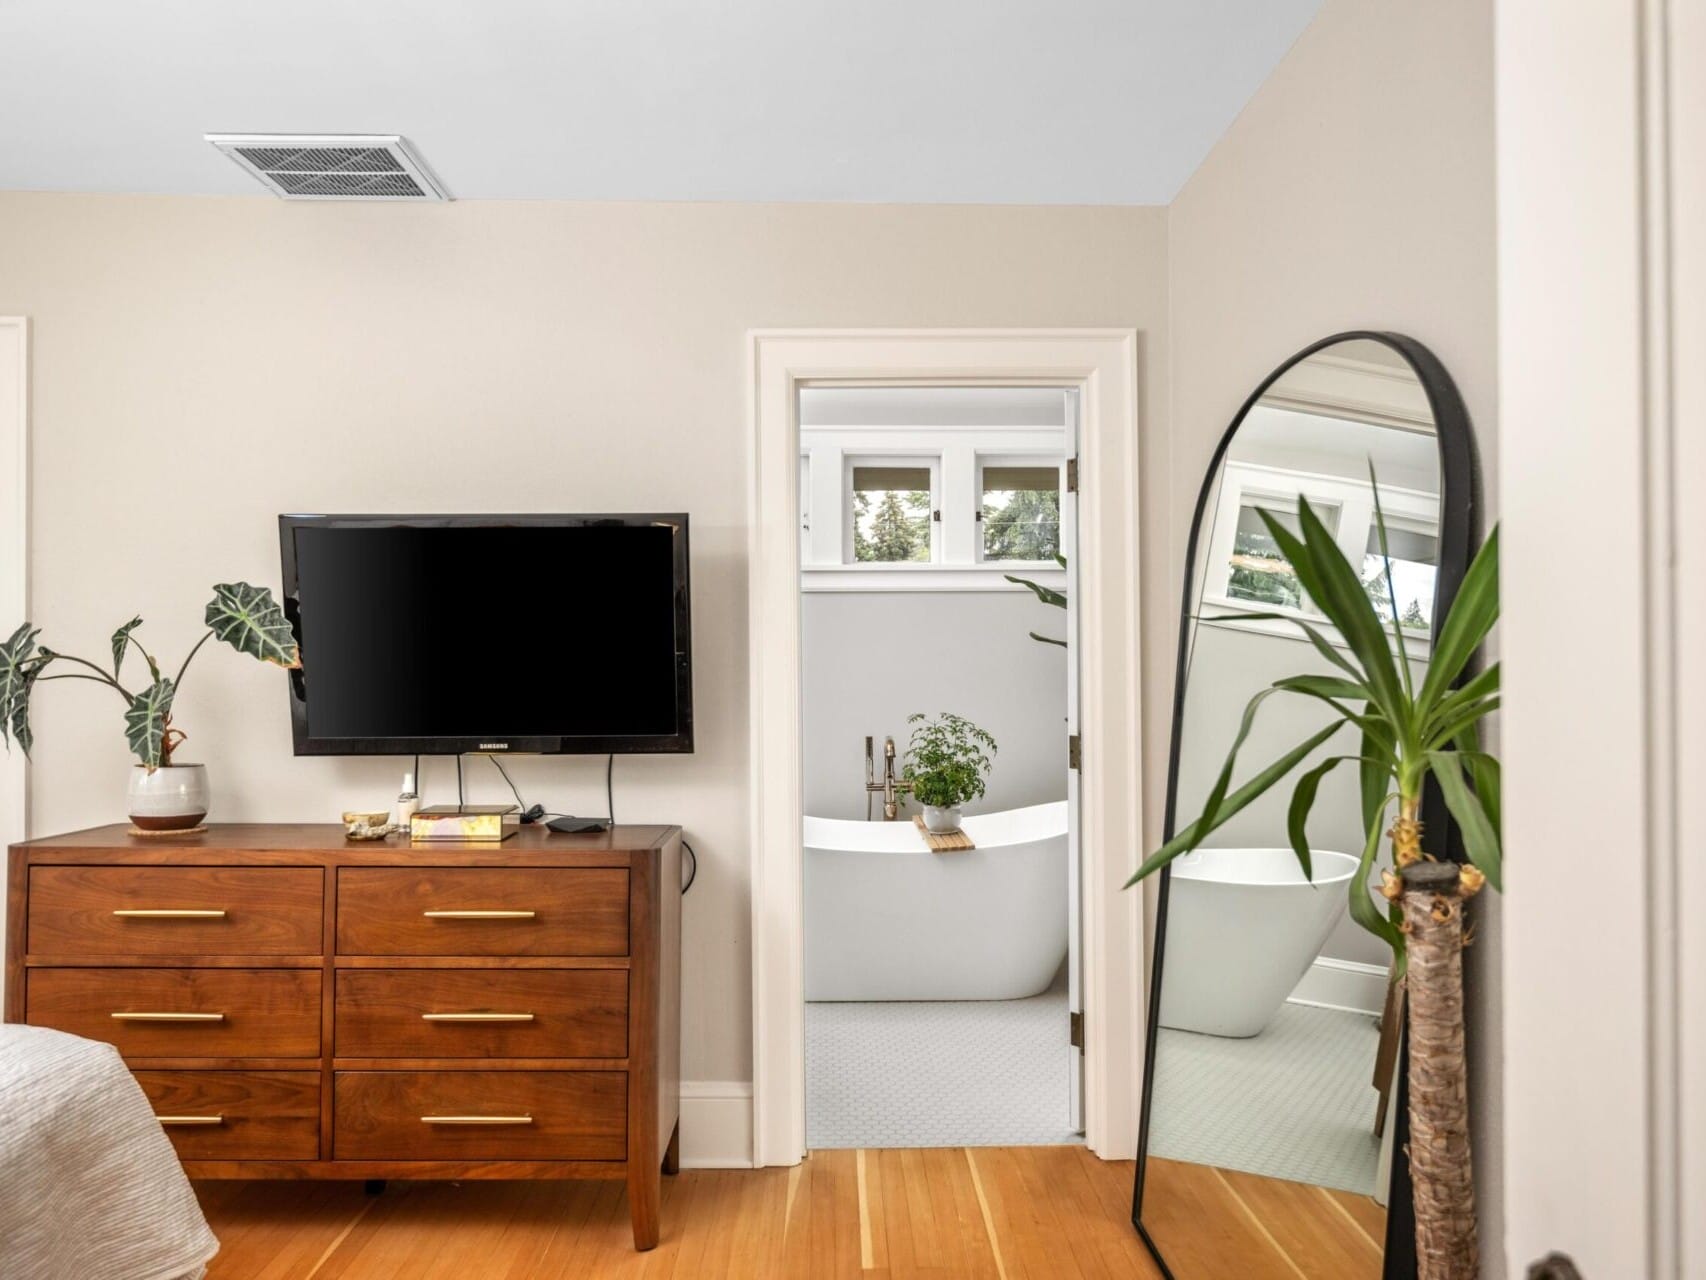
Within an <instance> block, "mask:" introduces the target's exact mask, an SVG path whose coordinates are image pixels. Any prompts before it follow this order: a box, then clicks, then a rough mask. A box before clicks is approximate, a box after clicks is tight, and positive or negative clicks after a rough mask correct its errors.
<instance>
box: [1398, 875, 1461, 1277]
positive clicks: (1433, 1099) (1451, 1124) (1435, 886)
mask: <svg viewBox="0 0 1706 1280" xmlns="http://www.w3.org/2000/svg"><path fill="white" fill-rule="evenodd" d="M1399 874H1400V876H1401V877H1402V878H1403V885H1404V888H1403V899H1402V901H1403V907H1404V924H1405V929H1406V932H1407V933H1408V935H1409V957H1410V959H1409V974H1408V977H1407V978H1406V985H1407V986H1408V988H1409V1002H1410V1150H1409V1158H1410V1177H1411V1181H1412V1183H1413V1184H1414V1188H1415V1193H1414V1194H1415V1209H1416V1274H1417V1277H1418V1280H1472V1278H1473V1277H1474V1276H1475V1275H1476V1274H1477V1273H1478V1271H1479V1267H1480V1258H1479V1255H1478V1252H1477V1249H1476V1244H1475V1178H1474V1174H1473V1172H1472V1170H1471V1168H1470V1163H1469V1086H1468V1069H1467V1065H1466V1063H1465V1061H1464V1054H1463V905H1464V902H1463V899H1462V897H1461V896H1460V893H1459V881H1458V875H1459V868H1458V866H1457V864H1455V863H1452V862H1427V861H1421V862H1412V863H1410V864H1409V865H1408V866H1405V867H1403V868H1402V869H1401V870H1400V872H1399Z"/></svg>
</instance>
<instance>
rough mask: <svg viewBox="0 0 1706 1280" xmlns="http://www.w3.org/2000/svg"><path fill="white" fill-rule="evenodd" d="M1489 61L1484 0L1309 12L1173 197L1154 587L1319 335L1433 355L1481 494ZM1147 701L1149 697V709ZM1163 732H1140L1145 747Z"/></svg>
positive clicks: (1490, 970) (1481, 1129) (1488, 958)
mask: <svg viewBox="0 0 1706 1280" xmlns="http://www.w3.org/2000/svg"><path fill="white" fill-rule="evenodd" d="M1492 57H1493V45H1492V4H1491V0H1437V2H1436V3H1431V4H1425V5H1400V4H1391V3H1386V2H1384V0H1327V3H1326V4H1325V5H1324V6H1323V8H1322V10H1321V12H1320V14H1319V15H1318V16H1317V17H1316V19H1315V21H1314V23H1313V24H1311V25H1310V27H1309V28H1308V29H1307V30H1306V31H1305V32H1304V33H1303V35H1302V36H1301V37H1300V38H1299V40H1298V42H1297V44H1296V45H1295V46H1293V48H1292V50H1291V52H1290V53H1289V54H1287V56H1286V58H1285V59H1284V61H1282V62H1281V63H1280V65H1279V67H1278V68H1277V69H1276V70H1275V71H1274V74H1273V75H1272V76H1271V77H1270V78H1269V80H1268V82H1267V83H1266V84H1265V85H1264V86H1263V87H1262V88H1261V89H1260V90H1259V91H1258V92H1257V93H1256V96H1255V97H1254V98H1253V99H1252V100H1251V102H1250V104H1249V105H1248V106H1247V107H1246V108H1245V109H1244V112H1243V113H1242V114H1241V115H1240V116H1239V118H1238V120H1237V121H1236V123H1235V124H1234V125H1233V126H1232V128H1231V129H1230V130H1229V131H1228V132H1227V134H1226V136H1225V137H1223V138H1222V139H1221V141H1220V142H1219V143H1218V144H1217V145H1216V146H1215V148H1214V150H1213V151H1212V152H1211V153H1210V155H1209V157H1208V159H1207V160H1206V161H1204V163H1203V165H1202V166H1201V168H1199V169H1198V171H1197V172H1196V174H1195V175H1194V176H1193V177H1192V178H1191V180H1190V182H1189V183H1187V184H1186V186H1185V189H1184V190H1183V191H1182V192H1181V193H1180V194H1179V196H1178V198H1177V199H1176V200H1175V201H1174V203H1173V205H1172V206H1171V211H1170V218H1169V222H1168V229H1169V255H1170V261H1171V268H1170V270H1171V280H1172V289H1171V293H1172V311H1171V322H1170V325H1169V335H1168V336H1169V344H1170V346H1171V349H1172V352H1173V358H1172V369H1171V378H1172V407H1171V409H1170V411H1169V418H1170V421H1171V423H1172V427H1173V430H1172V436H1171V446H1170V449H1169V451H1168V454H1167V458H1166V463H1165V465H1166V468H1167V476H1168V500H1169V502H1170V509H1171V511H1172V516H1173V518H1172V521H1171V524H1170V525H1169V533H1170V536H1171V538H1172V542H1171V546H1170V548H1169V551H1168V560H1167V564H1168V566H1169V575H1170V577H1171V579H1172V580H1173V581H1177V580H1178V577H1179V574H1180V573H1181V572H1182V571H1183V567H1184V566H1183V555H1184V539H1185V537H1186V534H1187V532H1188V526H1189V520H1190V510H1191V504H1192V503H1193V502H1194V501H1195V498H1196V491H1197V487H1198V486H1199V485H1200V483H1201V482H1202V477H1203V472H1204V470H1205V468H1206V466H1207V462H1208V457H1209V453H1210V451H1211V450H1212V449H1213V447H1214V443H1215V441H1216V439H1217V438H1218V437H1219V435H1220V433H1221V432H1222V431H1223V430H1224V429H1225V426H1226V424H1227V422H1228V421H1229V419H1230V418H1231V416H1232V414H1233V413H1235V412H1236V411H1237V409H1238V405H1239V403H1240V402H1241V401H1242V399H1243V397H1244V396H1245V395H1246V394H1248V393H1249V391H1250V390H1251V389H1252V388H1253V387H1254V386H1255V384H1256V383H1257V382H1258V381H1259V380H1260V379H1261V378H1262V377H1263V376H1264V375H1265V374H1266V373H1268V372H1269V371H1270V370H1271V369H1272V368H1273V367H1274V366H1275V365H1276V364H1278V363H1279V362H1280V361H1282V360H1284V359H1285V358H1286V357H1287V356H1289V355H1291V354H1292V353H1293V352H1295V351H1297V350H1298V349H1299V348H1301V347H1303V346H1305V345H1307V344H1308V343H1310V342H1312V341H1314V340H1315V339H1316V338H1320V337H1325V336H1326V335H1328V334H1330V333H1333V332H1335V331H1337V330H1342V329H1356V328H1372V329H1392V330H1397V331H1399V332H1402V333H1407V334H1409V335H1410V336H1412V337H1415V338H1418V339H1420V340H1421V341H1422V342H1424V343H1426V344H1427V345H1428V346H1429V347H1431V348H1432V349H1433V351H1434V352H1435V354H1436V355H1438V356H1439V358H1440V359H1441V360H1442V361H1444V363H1445V366H1446V368H1447V369H1449V370H1450V371H1451V373H1452V376H1453V377H1454V378H1455V379H1456V380H1457V384H1458V387H1459V388H1460V389H1461V390H1462V392H1463V397H1464V399H1465V401H1466V402H1467V403H1468V407H1469V414H1470V417H1471V419H1472V420H1473V422H1474V424H1475V430H1476V435H1477V438H1478V441H1479V444H1480V449H1481V462H1482V468H1483V471H1484V472H1485V474H1486V475H1487V477H1488V479H1489V489H1490V488H1491V478H1492V476H1493V475H1494V464H1495V460H1496V455H1497V450H1496V444H1497V425H1496V422H1495V376H1496V373H1495V370H1496V358H1497V354H1498V353H1497V345H1496V331H1495V329H1496V320H1497V317H1496V314H1495V301H1496V299H1495V288H1494V239H1493V237H1494V225H1493V213H1494V205H1493V69H1492ZM1155 551H1156V549H1155V548H1154V547H1151V548H1150V552H1151V553H1152V554H1153V553H1155ZM1168 660H1169V654H1168V651H1167V649H1166V648H1165V647H1164V646H1154V645H1152V646H1151V647H1150V649H1149V652H1148V654H1147V655H1146V665H1147V666H1148V667H1149V668H1150V671H1149V676H1148V679H1147V681H1146V683H1147V684H1148V685H1149V686H1150V687H1151V688H1155V687H1164V680H1165V678H1166V677H1165V675H1164V673H1163V672H1162V671H1161V670H1160V668H1159V667H1158V665H1157V664H1159V663H1162V662H1166V661H1168ZM1162 705H1163V703H1162V702H1161V701H1160V700H1156V701H1154V702H1151V703H1150V707H1151V710H1152V712H1155V711H1156V709H1157V708H1159V707H1161V706H1162ZM1163 729H1164V726H1161V727H1158V726H1157V725H1156V724H1155V723H1154V722H1153V721H1152V722H1151V724H1150V726H1149V734H1148V739H1147V741H1148V744H1149V746H1150V749H1151V750H1152V751H1153V750H1154V749H1155V743H1156V742H1157V740H1158V735H1159V733H1160V732H1162V731H1163ZM1164 782H1165V780H1164V778H1162V776H1161V775H1160V773H1159V772H1158V771H1151V773H1150V776H1149V778H1148V779H1147V785H1148V786H1149V788H1150V794H1151V804H1150V807H1149V812H1150V813H1151V814H1154V815H1159V814H1160V813H1161V807H1160V804H1159V797H1160V788H1161V787H1162V786H1163V785H1164ZM1487 897H1488V898H1489V899H1490V898H1491V897H1492V895H1487ZM1478 905H1479V904H1478ZM1496 912H1497V907H1496V903H1489V904H1488V905H1487V906H1484V907H1481V916H1482V919H1481V924H1480V931H1479V935H1478V941H1477V943H1476V945H1475V947H1474V948H1472V950H1471V952H1470V955H1471V964H1472V966H1473V972H1472V975H1471V982H1472V990H1473V996H1472V1002H1473V1005H1472V1010H1471V1027H1470V1033H1471V1037H1472V1042H1473V1043H1472V1053H1473V1055H1474V1059H1475V1067H1476V1070H1475V1072H1474V1079H1473V1080H1472V1086H1471V1087H1472V1090H1473V1105H1474V1108H1475V1113H1476V1121H1477V1129H1476V1134H1475V1155H1476V1163H1477V1169H1478V1177H1479V1179H1480V1185H1479V1188H1478V1192H1479V1197H1480V1201H1481V1215H1482V1229H1483V1235H1484V1237H1485V1240H1486V1245H1487V1247H1486V1248H1485V1249H1484V1251H1483V1252H1484V1256H1485V1258H1486V1261H1487V1271H1486V1274H1487V1275H1488V1276H1489V1277H1495V1276H1498V1275H1502V1274H1503V1270H1502V1268H1501V1266H1500V1261H1501V1259H1500V1257H1499V1254H1500V1249H1501V1245H1500V1243H1499V1241H1500V1237H1501V1235H1502V1224H1501V1214H1500V1203H1501V1196H1502V1191H1501V1188H1502V1182H1503V1172H1502V1164H1501V1159H1500V1157H1501V1151H1500V1136H1501V1135H1500V1131H1499V1126H1498V1114H1499V1098H1500V1081H1499V1079H1498V1074H1499V1068H1498V1064H1499V1059H1500V1054H1501V1048H1500V1044H1499V1016H1500V1002H1499V996H1498V987H1497V975H1498V960H1497V954H1498V930H1497V927H1496V926H1497V920H1496V918H1495V917H1496Z"/></svg>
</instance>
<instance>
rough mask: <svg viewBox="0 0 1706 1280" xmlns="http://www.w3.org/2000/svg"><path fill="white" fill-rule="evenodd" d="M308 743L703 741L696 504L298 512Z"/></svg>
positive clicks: (571, 748) (291, 577) (367, 746)
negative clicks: (690, 569)
mask: <svg viewBox="0 0 1706 1280" xmlns="http://www.w3.org/2000/svg"><path fill="white" fill-rule="evenodd" d="M278 526H279V544H280V548H281V551H282V554H283V560H284V610H285V614H286V616H287V617H289V619H290V623H291V625H292V626H293V627H294V628H295V629H296V639H297V643H298V644H299V645H300V646H301V652H302V666H301V669H300V670H297V671H292V672H291V673H290V675H291V679H290V713H291V725H292V729H293V733H294V737H295V744H296V754H297V755H409V754H419V755H429V754H431V755H453V754H458V753H462V752H482V751H483V752H517V753H529V752H537V753H564V752H567V753H588V754H600V755H602V754H604V753H606V752H685V751H692V750H693V651H692V646H691V644H690V639H689V634H688V589H687V517H686V516H685V515H679V514H670V515H512V516H467V515H455V516H433V515H409V516H398V515H391V516H383V515H283V516H280V517H279V519H278Z"/></svg>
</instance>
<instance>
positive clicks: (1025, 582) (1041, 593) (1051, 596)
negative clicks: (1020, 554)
mask: <svg viewBox="0 0 1706 1280" xmlns="http://www.w3.org/2000/svg"><path fill="white" fill-rule="evenodd" d="M1001 576H1002V577H1003V578H1005V579H1007V581H1009V582H1011V583H1015V584H1017V585H1018V586H1021V587H1026V588H1028V589H1029V590H1030V591H1031V593H1032V594H1033V595H1035V596H1036V598H1037V599H1039V600H1041V601H1042V602H1043V603H1044V604H1047V605H1053V606H1054V607H1055V608H1056V609H1064V608H1066V593H1065V592H1063V591H1056V590H1055V589H1054V588H1053V587H1045V586H1043V584H1042V583H1040V582H1032V581H1031V580H1030V579H1029V578H1020V577H1016V576H1015V575H1013V574H1011V573H1004V574H1002V575H1001Z"/></svg>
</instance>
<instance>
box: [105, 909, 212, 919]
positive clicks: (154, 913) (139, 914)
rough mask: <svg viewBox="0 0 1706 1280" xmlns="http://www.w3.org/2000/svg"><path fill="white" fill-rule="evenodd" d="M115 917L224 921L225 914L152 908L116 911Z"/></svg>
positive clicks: (197, 910) (198, 910)
mask: <svg viewBox="0 0 1706 1280" xmlns="http://www.w3.org/2000/svg"><path fill="white" fill-rule="evenodd" d="M113 914H114V915H115V916H122V917H124V918H125V919H126V920H223V919H225V912H224V911H223V910H220V911H203V910H200V909H199V908H195V907H150V908H148V909H146V910H141V909H133V910H127V911H115V912H113Z"/></svg>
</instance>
